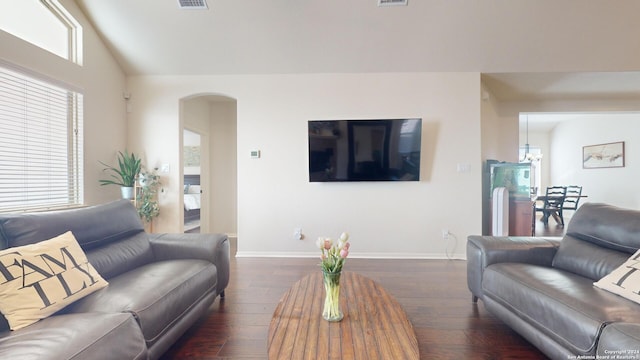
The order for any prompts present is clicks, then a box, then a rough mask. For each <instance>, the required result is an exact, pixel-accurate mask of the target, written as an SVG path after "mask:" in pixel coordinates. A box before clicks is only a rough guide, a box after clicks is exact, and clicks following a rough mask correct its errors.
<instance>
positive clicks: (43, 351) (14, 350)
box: [0, 313, 147, 360]
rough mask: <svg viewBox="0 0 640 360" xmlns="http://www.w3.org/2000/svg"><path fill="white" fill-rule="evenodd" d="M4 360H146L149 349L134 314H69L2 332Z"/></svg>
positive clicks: (0, 346) (0, 356) (0, 355)
mask: <svg viewBox="0 0 640 360" xmlns="http://www.w3.org/2000/svg"><path fill="white" fill-rule="evenodd" d="M114 344H117V346H114ZM0 359H73V360H80V359H91V360H94V359H97V360H100V359H104V360H107V359H136V360H142V359H147V348H146V346H145V345H144V339H143V338H142V333H141V332H140V327H139V326H138V324H137V323H136V321H135V319H134V318H133V316H131V314H123V313H115V314H104V313H88V314H66V315H54V316H50V317H48V318H46V319H43V320H40V321H38V322H37V323H35V324H33V325H29V326H27V327H25V328H22V329H20V330H16V331H5V332H2V333H1V335H0Z"/></svg>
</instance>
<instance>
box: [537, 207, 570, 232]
mask: <svg viewBox="0 0 640 360" xmlns="http://www.w3.org/2000/svg"><path fill="white" fill-rule="evenodd" d="M571 215H573V213H572V212H566V214H564V223H565V226H562V225H558V223H556V222H555V220H554V219H549V223H548V224H546V225H545V224H544V223H543V222H542V221H541V220H540V218H542V215H537V216H536V232H535V234H536V236H563V235H564V233H565V231H566V228H567V226H568V225H569V221H571Z"/></svg>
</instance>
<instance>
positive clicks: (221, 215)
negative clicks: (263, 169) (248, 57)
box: [180, 94, 237, 241]
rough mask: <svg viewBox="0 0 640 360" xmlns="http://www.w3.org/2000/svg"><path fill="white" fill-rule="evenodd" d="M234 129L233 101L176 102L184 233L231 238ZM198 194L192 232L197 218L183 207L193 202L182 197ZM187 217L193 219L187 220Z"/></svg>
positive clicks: (204, 97) (195, 98) (200, 98)
mask: <svg viewBox="0 0 640 360" xmlns="http://www.w3.org/2000/svg"><path fill="white" fill-rule="evenodd" d="M236 129H237V101H236V100H235V99H233V98H230V97H227V96H222V95H213V94H197V95H192V96H189V97H187V98H184V99H182V100H181V134H182V135H181V137H182V146H183V153H182V156H181V158H182V164H181V166H180V169H181V171H182V172H183V173H182V174H181V180H182V181H183V182H184V183H183V184H184V190H185V194H184V195H185V200H184V201H183V204H182V205H184V206H183V208H184V211H183V213H184V214H185V219H184V221H185V223H184V224H185V226H184V231H185V232H187V231H189V232H195V231H198V232H201V233H222V234H226V235H227V236H228V237H229V239H230V240H231V241H235V240H236V238H237V174H236V173H237V155H236V152H237V150H236V149H237V130H236ZM191 194H193V195H195V196H191ZM198 194H199V198H200V214H199V228H198V229H196V227H197V226H196V225H197V222H196V221H197V219H198V218H197V216H196V215H195V214H196V213H195V212H193V213H191V209H188V208H191V206H190V205H189V203H188V202H194V200H193V199H189V200H187V199H186V197H187V196H188V197H194V198H197V197H198ZM195 201H197V200H195ZM195 207H197V205H196V206H195ZM194 210H195V209H194ZM189 215H194V217H193V218H192V219H189V218H188V216H189ZM190 220H191V221H193V222H189V221H190Z"/></svg>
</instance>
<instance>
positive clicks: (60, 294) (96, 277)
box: [0, 232, 107, 330]
mask: <svg viewBox="0 0 640 360" xmlns="http://www.w3.org/2000/svg"><path fill="white" fill-rule="evenodd" d="M0 279H1V283H0V311H1V312H2V314H3V315H4V316H5V318H6V319H7V321H8V322H9V326H10V327H11V329H12V330H17V329H20V328H23V327H25V326H27V325H30V324H33V323H34V322H36V321H38V320H40V319H43V318H45V317H47V316H49V315H51V314H53V313H55V312H56V311H58V310H60V309H62V308H63V307H65V306H67V305H69V304H71V303H72V302H74V301H76V300H78V299H80V298H82V297H84V296H87V295H89V294H91V293H93V292H94V291H96V290H98V289H101V288H103V287H105V286H107V282H106V281H105V280H104V279H103V278H102V277H101V276H100V274H98V272H97V271H96V270H95V269H94V268H93V266H91V264H90V263H89V261H88V260H87V257H86V256H85V254H84V252H83V251H82V249H81V248H80V246H79V245H78V243H77V241H76V239H75V238H74V237H73V234H72V233H71V232H66V233H64V234H62V235H60V236H57V237H55V238H53V239H50V240H46V241H41V242H38V243H36V244H31V245H25V246H19V247H14V248H10V249H6V250H3V251H0Z"/></svg>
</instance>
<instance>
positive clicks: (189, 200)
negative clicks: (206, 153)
mask: <svg viewBox="0 0 640 360" xmlns="http://www.w3.org/2000/svg"><path fill="white" fill-rule="evenodd" d="M182 141H183V147H182V149H183V154H182V156H183V170H184V232H186V233H199V232H200V217H201V209H202V183H201V179H200V177H201V172H202V167H201V164H200V162H201V160H200V159H201V157H202V156H201V150H202V143H201V136H200V134H199V133H197V132H195V131H191V130H188V129H184V130H183V131H182Z"/></svg>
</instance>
